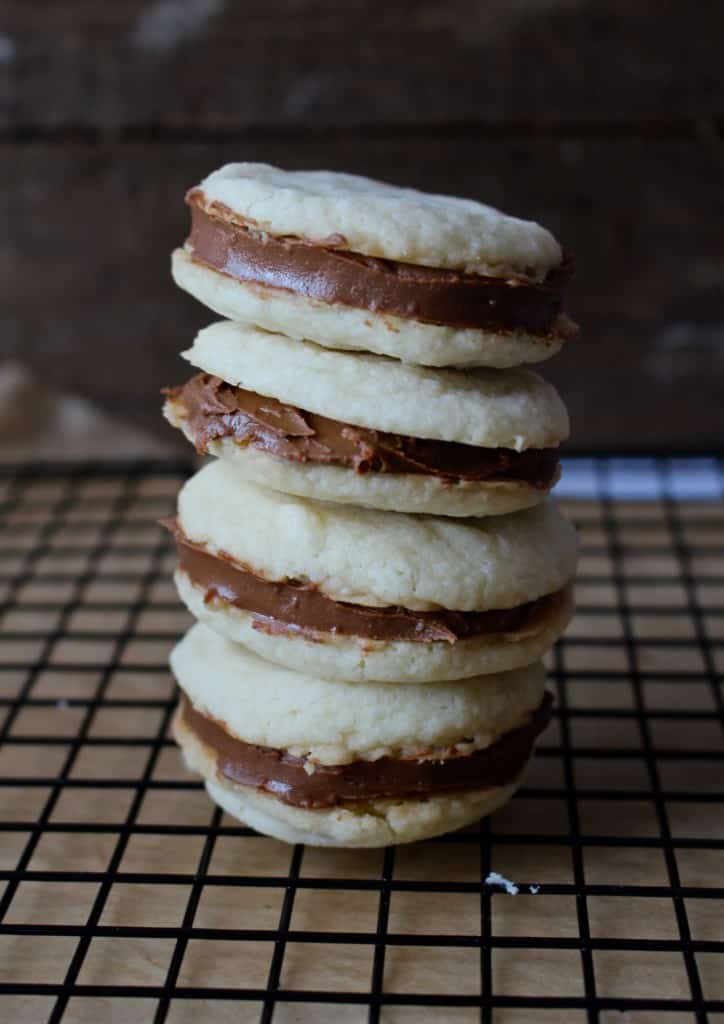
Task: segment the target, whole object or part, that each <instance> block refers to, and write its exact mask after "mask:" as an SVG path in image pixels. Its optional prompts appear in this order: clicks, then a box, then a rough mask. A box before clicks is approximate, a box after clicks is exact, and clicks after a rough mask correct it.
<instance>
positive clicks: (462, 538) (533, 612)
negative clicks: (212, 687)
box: [173, 460, 576, 683]
mask: <svg viewBox="0 0 724 1024" xmlns="http://www.w3.org/2000/svg"><path fill="white" fill-rule="evenodd" d="M173 528H174V530H175V532H176V538H177V543H178V552H179V563H178V568H177V571H176V576H175V579H176V584H177V587H178V590H179V593H180V595H181V598H182V599H183V600H184V601H185V603H186V604H187V606H188V607H189V609H190V610H191V612H192V613H193V614H194V615H195V616H196V617H197V618H198V619H200V620H201V621H203V622H206V623H208V624H209V625H210V626H212V627H213V628H214V629H215V630H216V631H217V632H219V633H220V634H222V635H224V636H226V637H228V638H229V639H231V640H235V641H237V642H239V643H243V644H245V645H246V646H247V647H248V648H249V649H250V650H252V651H254V652H255V653H257V654H259V655H261V656H262V657H264V658H268V659H269V660H270V661H273V662H276V663H278V664H281V665H285V666H288V667H289V668H296V669H298V670H300V671H303V672H309V673H313V674H316V675H319V676H321V677H322V678H325V679H333V680H335V679H346V680H351V681H365V680H377V681H384V682H391V683H414V682H427V681H438V680H448V679H461V678H467V677H469V676H475V675H479V674H482V673H490V672H501V671H507V670H509V669H513V668H517V667H519V666H522V665H528V664H530V663H531V662H533V661H535V660H536V659H538V658H539V657H540V656H541V655H542V653H543V652H544V651H546V650H547V649H548V648H549V647H550V646H551V645H552V644H553V642H554V641H555V640H556V638H557V637H558V636H559V634H560V633H561V632H562V630H563V629H564V628H565V626H566V624H567V622H568V620H569V618H570V615H571V611H572V604H571V596H570V590H569V587H568V583H569V580H570V579H571V577H572V575H573V572H574V568H575V561H576V540H575V533H574V530H573V527H572V526H571V525H570V523H568V522H567V521H566V520H565V519H564V518H563V517H562V516H561V515H560V513H559V512H558V510H557V509H556V507H555V506H554V505H553V504H552V503H550V502H544V503H543V504H541V505H538V506H536V507H534V508H532V509H527V510H525V511H523V512H516V513H513V514H511V515H508V516H498V517H493V518H488V519H467V520H454V519H444V518H436V517H430V516H408V515H403V514H402V513H395V512H378V511H373V510H369V509H360V508H353V507H351V506H345V505H335V504H331V503H322V502H313V501H309V500H308V499H305V498H299V497H294V496H290V495H283V494H281V493H279V492H276V491H272V490H268V489H265V488H261V487H258V486H256V485H254V484H251V483H249V482H248V481H245V480H243V479H242V478H241V477H240V476H239V474H238V473H236V472H235V471H234V467H233V466H230V465H228V464H227V463H225V462H223V461H221V460H219V461H216V462H213V463H211V464H209V465H208V466H206V467H205V468H204V469H202V470H201V471H200V472H199V473H197V474H196V475H195V476H194V477H192V478H191V480H189V481H188V482H187V483H186V484H185V486H184V487H183V489H182V490H181V493H180V495H179V503H178V518H177V520H176V521H175V524H173Z"/></svg>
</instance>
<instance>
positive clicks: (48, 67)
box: [0, 0, 724, 133]
mask: <svg viewBox="0 0 724 1024" xmlns="http://www.w3.org/2000/svg"><path fill="white" fill-rule="evenodd" d="M8 7H9V10H8V11H7V12H6V16H5V17H4V19H3V22H4V24H3V29H2V31H3V33H4V34H5V39H6V43H5V44H4V51H3V52H4V59H3V60H2V61H1V62H0V124H1V125H2V126H4V127H5V129H6V131H12V130H16V129H23V130H30V131H32V130H38V129H43V128H45V129H47V128H50V127H58V126H64V125H74V126H79V125H89V126H95V127H97V128H98V129H99V130H102V131H103V132H104V133H113V132H115V131H118V130H127V129H128V127H129V126H134V125H135V126H139V125H140V126H143V125H155V126H157V127H159V126H160V127H161V128H163V127H164V126H165V127H166V128H174V127H175V128H178V127H179V126H182V127H185V128H186V129H189V128H193V127H199V126H200V127H201V128H203V129H204V130H208V129H210V128H227V129H228V128H229V127H231V128H234V129H241V128H245V127H249V126H255V125H257V126H259V125H262V126H277V127H283V126H294V125H296V126H319V125H320V124H327V125H337V126H341V127H342V128H345V127H346V128H347V130H348V131H352V132H354V131H357V130H360V129H364V127H365V126H379V125H390V124H393V125H394V124H400V125H415V124H419V125H425V126H427V127H431V126H432V127H434V126H435V125H442V126H444V125H449V124H450V123H451V122H452V123H456V122H457V123H459V122H473V123H476V124H477V123H485V124H492V125H501V124H509V123H511V122H517V123H523V124H538V123H559V122H567V121H575V122H580V123H581V124H584V125H589V126H590V125H591V124H594V125H595V123H596V122H604V123H605V122H607V121H624V122H631V121H632V120H641V119H644V120H645V119H649V120H652V121H654V122H656V123H662V122H670V121H671V120H672V119H677V118H685V119H690V118H698V119H706V118H712V117H713V118H716V117H720V116H721V115H722V114H723V113H724V80H723V79H722V75H721V40H722V37H723V35H724V5H722V4H721V3H719V2H717V0H699V2H697V3H696V4H692V3H689V2H686V0H666V2H662V0H606V2H602V0H598V2H594V0H537V2H535V3H532V2H528V3H526V2H524V0H517V2H512V0H445V2H441V0H396V2H391V3H384V4H382V3H379V4H374V5H371V4H370V3H369V2H368V0H345V2H344V3H331V2H330V0H298V2H293V0H266V2H265V3H263V4H258V3H254V4H252V3H249V2H246V3H244V2H234V3H231V2H225V0H183V2H181V0H176V2H168V0H166V2H161V3H159V2H154V0H113V2H105V3H99V2H98V0H64V2H53V3H47V2H45V0H22V2H16V3H13V4H10V5H8Z"/></svg>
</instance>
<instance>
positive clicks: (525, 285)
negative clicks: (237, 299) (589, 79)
mask: <svg viewBox="0 0 724 1024" xmlns="http://www.w3.org/2000/svg"><path fill="white" fill-rule="evenodd" d="M186 201H187V203H188V204H189V206H190V207H191V234H190V235H189V238H188V240H187V246H188V247H189V248H190V251H191V257H192V259H193V260H194V261H195V262H197V263H203V264H206V265H207V266H210V267H213V268H214V269H215V270H219V271H221V273H222V274H226V275H227V276H228V277H233V278H236V280H238V281H246V282H249V283H254V284H260V285H265V286H266V287H269V288H282V289H284V290H285V291H290V292H293V293H294V294H295V295H303V296H305V297H306V298H308V299H314V300H316V301H319V302H328V303H339V304H341V305H343V306H351V307H352V308H354V309H367V310H369V311H370V312H371V313H389V314H391V315H393V316H398V317H402V318H403V319H406V320H419V321H422V322H423V323H431V324H443V325H446V326H450V327H461V328H465V327H472V328H482V329H488V330H500V331H511V330H525V331H528V332H529V333H531V334H539V335H553V334H556V333H559V332H558V330H557V328H558V327H559V326H560V325H556V320H557V318H558V317H559V315H560V313H561V311H562V297H563V289H564V287H565V285H566V283H567V282H568V279H569V278H570V276H571V274H572V273H573V262H572V260H571V259H570V258H566V259H565V260H564V262H563V263H561V265H560V266H559V267H555V268H554V269H553V270H551V271H549V272H548V274H547V275H546V277H545V278H544V279H543V281H541V282H540V283H533V282H530V281H528V280H526V279H525V278H523V277H519V276H515V275H508V277H505V278H499V277H486V276H484V275H482V274H469V273H465V272H463V271H458V270H445V269H441V268H437V267H423V266H419V265H416V264H412V263H400V262H397V261H396V260H388V259H379V258H377V257H373V256H365V255H363V254H361V253H356V252H351V251H349V250H346V249H340V248H339V247H337V246H335V245H330V244H328V243H329V240H327V244H325V243H316V242H310V241H309V240H308V239H305V238H298V237H295V236H275V235H269V234H266V233H264V232H261V231H259V230H255V229H254V227H253V225H252V224H251V223H249V224H247V223H239V221H238V218H237V219H236V220H234V221H231V220H229V219H226V218H227V217H228V215H229V214H230V213H231V211H230V210H228V209H226V208H225V207H222V206H220V205H219V204H216V206H215V211H214V212H210V211H209V210H207V209H204V208H203V207H202V206H201V205H200V203H202V202H203V193H201V192H199V191H198V190H194V189H192V190H191V192H189V193H188V195H187V197H186ZM342 241H344V240H342Z"/></svg>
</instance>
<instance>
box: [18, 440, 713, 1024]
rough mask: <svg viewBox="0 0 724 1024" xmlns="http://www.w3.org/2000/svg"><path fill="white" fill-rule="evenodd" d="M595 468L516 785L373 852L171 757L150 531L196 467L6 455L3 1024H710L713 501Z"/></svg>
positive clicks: (166, 567) (661, 465)
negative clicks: (300, 824)
mask: <svg viewBox="0 0 724 1024" xmlns="http://www.w3.org/2000/svg"><path fill="white" fill-rule="evenodd" d="M596 466H597V474H598V476H597V480H598V494H597V496H596V498H595V500H591V501H586V502H580V503H569V506H568V509H569V512H570V513H571V514H572V515H573V516H574V518H575V519H576V520H577V522H578V524H579V528H580V531H581V538H582V544H583V549H582V563H581V572H580V575H579V580H578V601H579V614H578V616H577V619H576V622H575V624H574V626H573V628H572V629H571V631H570V632H569V634H568V635H567V636H566V638H565V639H564V640H563V641H562V642H561V643H560V644H559V645H558V647H557V648H556V650H555V652H554V653H553V656H552V658H551V660H550V662H549V669H550V682H551V685H552V687H553V689H554V690H555V691H556V693H557V711H556V719H555V722H554V724H553V726H552V727H551V729H550V730H549V731H548V733H547V734H546V737H545V738H544V740H543V742H542V745H541V749H540V751H539V755H538V758H537V760H536V764H535V768H534V771H533V772H532V774H531V776H530V778H529V781H528V785H527V787H526V788H525V789H524V790H522V791H521V793H520V794H519V796H518V797H517V798H516V800H515V801H513V803H512V804H511V805H509V807H508V808H506V809H504V810H502V811H501V812H499V813H498V814H497V815H495V817H494V818H493V819H492V820H490V821H485V822H483V823H482V825H481V826H476V827H474V828H471V829H468V830H465V831H463V832H460V833H456V834H453V835H450V836H447V837H444V838H443V839H440V840H435V841H432V842H430V843H427V844H420V845H418V846H414V847H408V848H405V847H400V848H398V849H397V850H394V849H389V850H386V851H369V852H362V853H355V852H346V851H317V850H310V849H306V850H305V849H304V848H302V847H296V848H287V847H285V846H283V845H282V844H277V843H275V842H274V841H272V840H268V839H263V838H260V837H257V836H256V835H255V833H253V832H252V831H251V830H249V829H247V828H244V827H243V826H241V825H239V824H238V823H236V822H233V821H232V820H230V819H228V818H225V817H223V816H222V815H221V813H220V811H219V810H217V809H214V808H213V806H212V805H211V803H210V802H208V801H207V799H206V797H205V795H204V793H203V790H202V788H201V786H200V784H199V783H198V782H197V781H195V780H194V779H192V778H191V777H190V776H188V775H187V774H186V773H185V771H184V770H183V769H182V767H181V765H180V761H179V759H178V757H177V754H176V752H175V750H174V748H173V745H172V743H171V741H170V739H169V737H168V725H169V720H170V716H171V712H172V708H173V701H174V694H173V685H172V682H171V680H170V678H169V675H168V671H167V668H166V655H167V652H168V650H169V649H170V647H171V645H172V643H173V642H174V640H175V639H176V637H177V636H178V634H179V632H180V631H181V630H182V629H183V628H184V627H185V625H186V621H187V620H186V616H185V613H184V612H182V611H180V610H179V608H178V605H177V602H176V600H175V598H174V594H173V591H172V588H171V585H170V571H171V567H172V553H171V551H170V548H169V541H168V538H167V536H166V535H165V534H164V533H163V532H162V531H161V530H159V529H158V528H157V526H156V525H155V523H156V520H157V519H158V518H160V517H162V516H164V515H167V514H168V513H169V512H170V511H171V509H172V506H173V500H174V495H175V492H176V490H177V487H178V485H179V484H180V482H181V480H182V479H183V477H184V476H185V474H186V472H187V470H188V466H187V465H186V464H185V463H178V464H169V463H165V464H149V463H145V464H137V465H126V466H123V467H118V466H116V467H114V466H113V465H105V466H100V465H96V466H84V467H75V468H71V469H60V468H58V467H52V466H38V465H36V466H24V467H21V468H19V469H17V470H11V469H9V468H8V467H5V468H4V469H2V468H0V522H1V524H2V527H3V529H2V532H1V533H0V610H1V611H2V620H1V623H0V715H4V716H5V717H4V719H3V718H2V717H0V739H1V740H2V741H3V745H2V747H0V834H1V837H2V838H1V839H0V867H1V868H2V870H0V885H5V889H4V892H3V891H2V889H0V1019H1V1020H13V1021H21V1022H22V1021H42V1020H49V1021H60V1020H61V1019H62V1020H63V1021H65V1022H67V1021H76V1020H77V1021H86V1020H94V1021H99V1020H102V1021H106V1020H108V1021H120V1020H124V1021H125V1020H128V1021H134V1022H140V1021H146V1020H148V1021H158V1022H160V1021H173V1022H177V1021H186V1020H191V1019H192V1017H193V1018H195V1019H201V1020H204V1019H207V1015H209V1017H210V1015H211V1013H213V1015H214V1016H213V1019H214V1020H215V1021H216V1020H219V1019H221V1020H227V1019H228V1020H232V1019H233V1020H235V1021H238V1020H241V1021H246V1020H254V1021H256V1020H261V1021H271V1020H272V1019H273V1020H274V1021H275V1022H277V1024H278V1022H280V1021H283V1022H286V1021H290V1020H294V1021H307V1020H308V1021H315V1022H316V1021H335V1022H336V1021H341V1022H344V1021H348V1020H349V1021H353V1020H354V1021H357V1020H371V1021H377V1020H382V1021H390V1022H391V1021H395V1022H397V1021H413V1020H414V1021H421V1020H422V1021H447V1020H450V1021H455V1022H459V1021H468V1020H471V1021H472V1020H482V1021H485V1022H490V1021H492V1022H495V1024H509V1022H526V1021H536V1022H545V1021H551V1022H553V1021H555V1022H556V1024H557V1022H567V1021H591V1022H593V1021H602V1022H608V1021H610V1020H630V1021H634V1022H643V1021H646V1022H649V1021H654V1020H656V1021H659V1020H661V1021H669V1022H672V1024H673V1022H679V1021H698V1022H704V1021H720V1020H722V1019H724V1018H723V1017H720V1016H718V1015H719V1014H724V956H723V955H722V954H724V925H723V924H722V922H723V921H724V913H723V912H724V814H723V813H722V812H723V811H724V773H723V771H722V769H723V767H724V716H723V714H722V712H723V710H724V708H723V703H722V690H721V682H720V676H719V675H718V673H719V672H720V671H721V669H722V665H724V628H723V625H722V623H723V622H724V616H722V612H724V507H722V505H721V504H717V503H710V504H696V503H681V502H680V501H678V500H677V499H676V498H675V497H674V495H673V491H672V490H671V488H669V487H668V479H669V478H668V474H669V464H668V462H667V460H666V459H660V460H659V461H658V463H657V468H658V474H659V478H660V482H661V486H662V495H663V496H662V498H661V500H658V501H656V502H653V503H650V504H646V503H644V504H626V503H622V502H618V501H616V500H614V498H613V497H612V491H611V488H610V486H609V485H610V474H611V463H610V462H609V461H608V460H606V459H604V458H600V459H598V460H597V463H596ZM722 481H723V484H724V476H722ZM723 493H724V486H723ZM491 870H495V871H498V872H500V873H502V874H504V875H506V876H507V877H510V878H512V879H514V881H515V882H516V883H517V884H518V886H519V893H518V895H517V896H515V897H512V896H509V895H507V894H505V893H504V892H503V891H502V889H501V886H499V885H491V884H486V883H485V879H486V878H487V876H488V873H489V872H490V871H491ZM533 890H535V891H533ZM618 1012H621V1013H626V1014H628V1016H623V1017H618V1016H616V1013H618ZM610 1014H614V1015H613V1016H610Z"/></svg>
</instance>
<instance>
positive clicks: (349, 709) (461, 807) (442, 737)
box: [172, 625, 544, 847]
mask: <svg viewBox="0 0 724 1024" xmlns="http://www.w3.org/2000/svg"><path fill="white" fill-rule="evenodd" d="M172 666H173V669H174V672H175V674H176V676H177V678H178V680H179V683H180V685H181V687H182V688H183V690H184V691H185V692H186V694H187V695H188V697H189V699H190V700H191V701H192V703H193V704H194V705H195V706H196V707H197V709H198V710H200V711H202V712H205V713H207V714H209V715H211V716H212V717H215V718H217V719H219V720H222V721H224V722H225V723H226V727H227V728H228V730H229V732H231V733H232V734H234V735H237V736H238V737H239V738H243V739H244V740H246V741H247V742H256V743H261V744H263V745H268V746H277V748H278V749H287V750H289V751H290V752H296V754H297V756H307V755H310V754H311V755H312V756H313V757H314V758H316V759H318V760H319V761H320V762H321V763H327V764H340V763H344V762H345V760H347V761H349V760H358V759H362V758H366V759H367V760H374V759H376V758H377V757H382V756H395V755H404V753H405V752H407V751H411V750H414V749H415V748H416V747H417V748H418V749H419V747H420V746H422V745H432V746H435V745H436V744H438V745H440V746H441V747H444V746H446V745H449V744H450V743H454V742H456V739H455V738H457V739H458V740H459V739H460V738H461V736H462V735H463V734H464V735H465V736H467V737H470V735H471V733H472V734H473V737H474V738H473V741H472V743H471V744H470V749H481V747H483V746H487V745H489V744H490V743H492V742H494V741H495V739H496V738H497V736H498V735H500V733H501V732H505V731H508V730H509V729H511V728H515V726H516V725H517V724H520V723H521V722H522V721H524V720H525V717H526V714H527V713H528V712H530V711H531V710H533V709H534V708H535V707H537V706H538V704H539V703H540V700H541V699H542V695H543V688H544V672H543V669H542V666H541V665H535V666H532V667H531V668H528V669H526V670H524V671H521V672H516V673H510V674H508V675H507V676H500V677H487V678H486V679H484V680H470V681H468V682H465V683H460V684H458V685H457V686H454V687H451V686H450V685H449V684H448V685H446V686H445V687H437V686H418V687H415V688H412V687H405V688H404V690H396V689H392V688H389V687H380V686H371V685H369V686H366V687H354V686H350V685H349V684H347V683H325V682H322V681H321V680H318V679H313V678H309V677H307V676H304V675H301V674H298V673H291V672H285V671H284V670H283V669H278V668H275V667H274V666H270V665H267V664H265V663H264V662H262V661H260V660H259V659H257V658H255V657H254V655H252V654H250V653H248V652H245V651H244V650H243V649H238V648H232V645H230V644H225V643H224V641H220V640H219V638H218V637H215V636H213V634H211V633H210V632H209V631H208V630H206V629H205V628H204V627H203V626H201V625H197V626H195V627H194V628H193V629H192V630H191V631H190V632H189V633H188V634H187V635H186V637H185V638H184V639H183V640H182V641H181V643H180V644H179V645H178V646H177V647H176V649H175V650H174V652H173V654H172ZM173 731H174V736H175V738H176V740H177V742H178V744H179V746H180V747H181V749H182V751H183V754H184V757H185V759H186V762H187V764H188V766H189V767H190V768H191V769H192V770H194V771H196V772H198V773H199V774H201V775H202V776H203V777H204V779H205V780H206V787H207V790H208V792H209V795H210V796H211V798H212V799H213V800H214V801H215V802H216V803H217V804H219V806H220V807H222V808H223V809H224V810H225V811H226V812H227V813H229V814H231V815H232V816H233V817H235V818H238V819H239V820H241V821H244V822H245V823H246V824H247V825H250V826H251V827H252V828H255V829H257V831H260V832H263V833H265V834H267V835H271V836H274V837H276V838H277V839H282V840H284V841H286V842H295V843H296V842H304V843H309V844H311V845H318V846H342V847H346V846H349V847H360V846H362V847H372V846H386V845H389V844H390V843H405V842H413V841H415V840H420V839H426V838H430V837H432V836H436V835H441V834H443V833H444V832H449V831H451V830H452V829H456V828H462V827H463V826H465V825H468V824H471V823H472V822H474V821H477V820H478V819H479V818H481V817H483V816H484V815H487V814H490V813H492V811H494V810H495V809H496V808H498V807H499V806H501V805H502V804H503V803H505V802H506V801H507V800H508V799H510V797H511V796H512V794H513V793H514V792H515V790H516V789H517V788H518V786H519V785H520V782H521V776H519V777H518V778H516V779H514V780H513V781H512V782H510V783H509V784H507V785H505V786H495V787H490V788H486V789H480V790H472V791H466V792H460V793H451V794H445V795H442V796H439V795H438V796H432V797H427V798H422V799H421V798H407V799H381V800H373V801H368V802H365V804H364V805H361V806H359V807H357V808H352V807H349V806H348V807H339V808H333V809H331V810H327V809H324V810H306V809H303V808H299V807H293V806H288V805H287V804H284V803H283V802H282V801H280V800H278V799H276V798H275V797H274V796H272V795H270V794H267V793H264V792H260V791H259V790H256V789H255V788H253V787H250V786H242V785H235V784H233V783H232V782H230V781H229V780H227V779H221V778H219V776H218V775H217V771H216V757H215V753H214V751H213V750H212V749H211V748H210V747H208V746H207V745H205V744H204V743H203V742H202V741H201V740H200V739H199V738H198V737H197V736H196V735H195V734H194V733H193V732H192V731H191V730H189V729H188V728H187V726H186V725H185V724H184V722H183V720H182V718H181V716H180V715H179V714H177V716H176V719H175V721H174V727H173Z"/></svg>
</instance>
